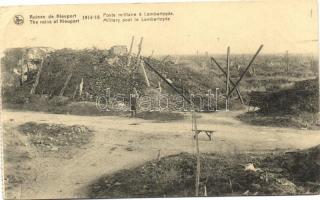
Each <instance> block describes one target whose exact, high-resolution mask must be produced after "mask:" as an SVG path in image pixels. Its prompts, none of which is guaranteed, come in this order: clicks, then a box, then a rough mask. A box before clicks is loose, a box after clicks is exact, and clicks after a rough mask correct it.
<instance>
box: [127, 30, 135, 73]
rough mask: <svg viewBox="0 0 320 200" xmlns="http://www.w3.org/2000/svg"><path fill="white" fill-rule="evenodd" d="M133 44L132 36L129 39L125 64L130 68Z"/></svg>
mask: <svg viewBox="0 0 320 200" xmlns="http://www.w3.org/2000/svg"><path fill="white" fill-rule="evenodd" d="M133 42H134V36H132V38H131V44H130V49H129V52H128V62H127V67H129V66H130V64H131V53H132V47H133Z"/></svg>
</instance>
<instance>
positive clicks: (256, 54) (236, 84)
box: [228, 44, 263, 96]
mask: <svg viewBox="0 0 320 200" xmlns="http://www.w3.org/2000/svg"><path fill="white" fill-rule="evenodd" d="M262 48H263V44H262V45H260V47H259V49H258V50H257V52H256V53H255V54H254V56H253V57H252V59H251V60H250V62H249V64H248V66H247V68H246V69H245V70H244V72H243V73H242V74H241V76H240V78H239V80H238V81H237V82H236V83H235V86H233V88H232V89H231V90H230V92H229V94H228V96H230V95H231V93H232V92H233V91H234V90H235V89H236V88H237V86H238V85H239V83H240V81H241V80H242V78H243V77H244V75H245V74H246V73H247V71H248V69H249V68H250V66H251V65H252V63H253V61H254V60H255V59H256V57H257V56H258V54H259V52H260V51H261V49H262Z"/></svg>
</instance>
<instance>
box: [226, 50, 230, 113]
mask: <svg viewBox="0 0 320 200" xmlns="http://www.w3.org/2000/svg"><path fill="white" fill-rule="evenodd" d="M229 56H230V47H228V48H227V77H226V78H227V83H226V111H228V110H229V95H228V94H229V79H230V61H229Z"/></svg>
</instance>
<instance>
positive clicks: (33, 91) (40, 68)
mask: <svg viewBox="0 0 320 200" xmlns="http://www.w3.org/2000/svg"><path fill="white" fill-rule="evenodd" d="M43 62H44V59H43V58H42V60H41V64H40V67H39V70H38V73H37V77H36V80H35V81H34V83H33V85H32V88H31V90H30V94H31V95H34V94H35V92H36V89H37V86H38V84H39V80H40V74H41V71H42V67H43Z"/></svg>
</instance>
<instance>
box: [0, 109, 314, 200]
mask: <svg viewBox="0 0 320 200" xmlns="http://www.w3.org/2000/svg"><path fill="white" fill-rule="evenodd" d="M243 112H245V111H232V112H231V111H230V112H217V113H201V114H198V115H199V118H198V123H199V124H198V128H199V129H210V130H214V131H215V133H214V139H213V141H209V140H208V138H207V137H206V136H205V135H200V151H201V152H202V153H208V154H212V153H219V154H221V155H223V156H227V157H229V156H228V155H237V154H244V155H245V154H251V153H259V154H264V153H271V152H284V151H293V150H297V149H304V148H309V147H312V146H315V145H318V144H320V135H319V133H318V131H317V130H305V129H297V128H284V127H267V126H254V125H248V124H245V123H243V122H241V121H239V120H238V119H237V117H236V116H238V115H239V114H241V113H243ZM1 117H2V122H3V126H4V153H5V155H6V156H5V160H4V168H5V174H4V175H5V178H6V179H5V183H6V194H5V195H6V196H5V197H6V198H22V199H30V198H87V197H89V196H90V186H92V184H94V183H95V181H97V180H99V179H100V178H101V177H102V176H107V175H112V174H114V173H117V172H119V170H125V169H133V168H135V167H138V166H141V165H143V164H144V163H146V162H149V161H151V160H155V159H158V157H160V158H165V157H166V156H169V155H177V154H180V153H181V152H184V153H189V154H190V155H193V154H194V152H195V142H194V140H193V137H192V133H191V119H190V115H189V114H185V115H184V119H180V120H177V121H171V122H161V121H159V120H144V119H141V118H129V117H121V116H74V115H58V114H47V113H39V112H29V111H24V112H21V111H12V110H11V111H10V110H4V111H3V112H2V116H1ZM30 122H32V123H36V124H43V123H47V124H61V125H63V126H67V127H68V126H74V125H79V126H84V127H86V128H88V130H92V138H91V139H90V140H88V142H84V143H80V144H81V145H79V146H77V145H76V146H74V147H72V149H71V150H70V151H69V150H68V151H63V152H62V153H61V152H59V151H56V148H53V151H52V148H51V150H50V151H48V152H49V153H48V152H44V151H43V150H41V148H38V147H37V146H36V145H34V144H33V143H32V142H31V141H32V140H31V136H30V135H28V134H25V133H23V130H21V126H23V125H24V124H26V123H30ZM61 137H62V136H61ZM46 142H48V141H47V140H46ZM58 149H59V148H58Z"/></svg>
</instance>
